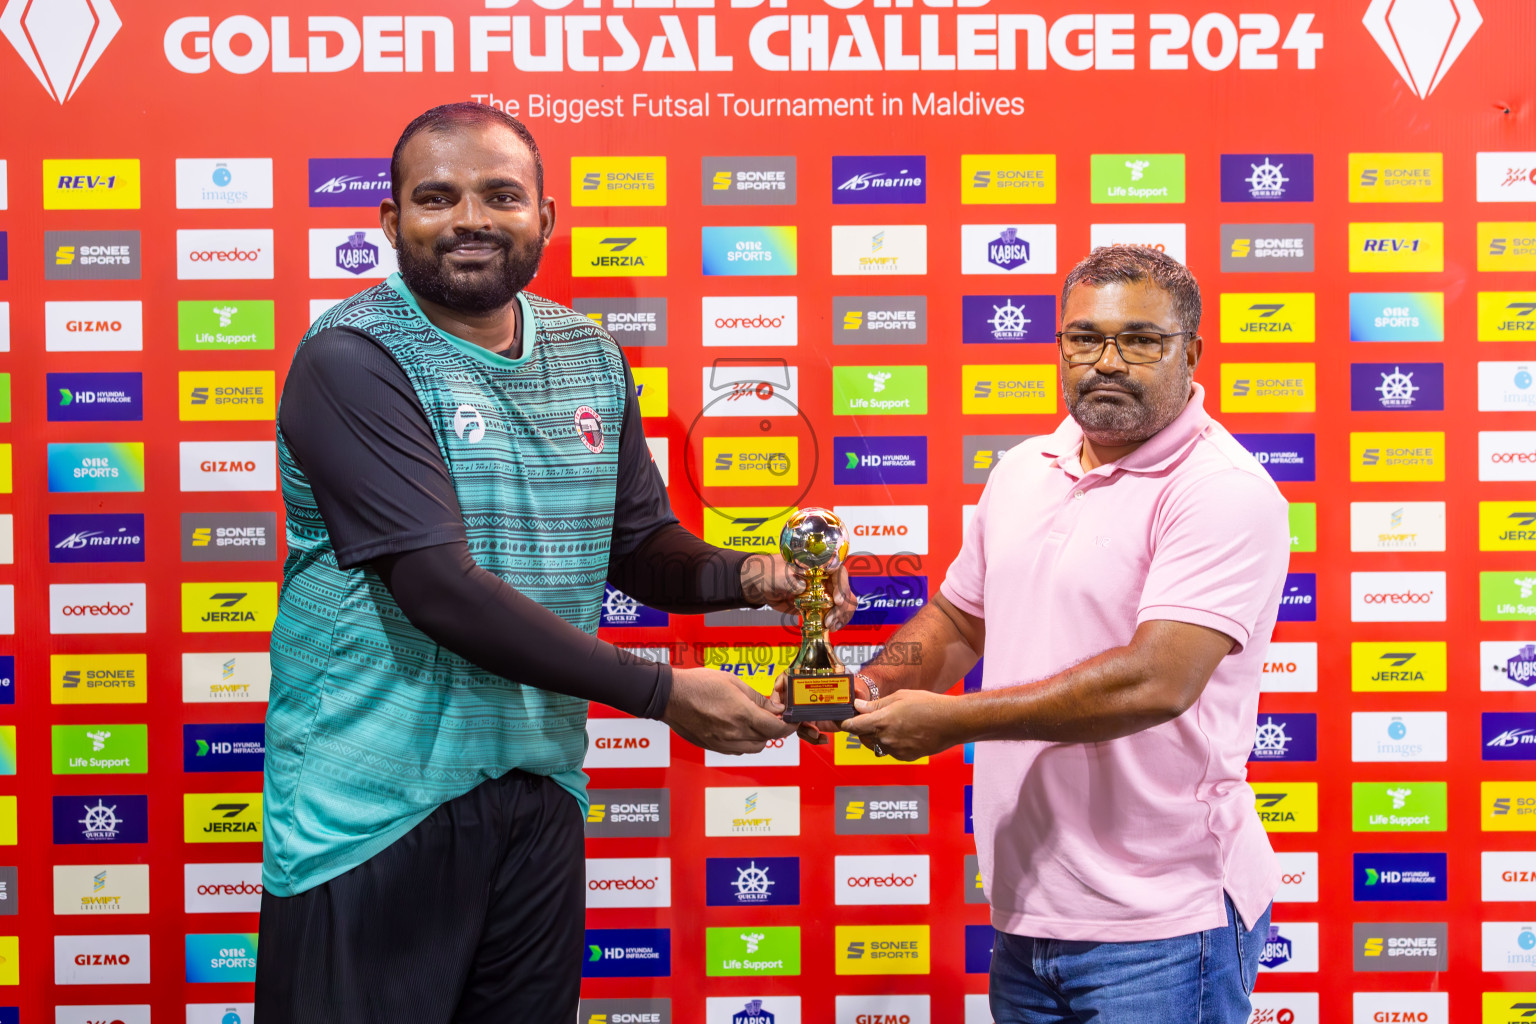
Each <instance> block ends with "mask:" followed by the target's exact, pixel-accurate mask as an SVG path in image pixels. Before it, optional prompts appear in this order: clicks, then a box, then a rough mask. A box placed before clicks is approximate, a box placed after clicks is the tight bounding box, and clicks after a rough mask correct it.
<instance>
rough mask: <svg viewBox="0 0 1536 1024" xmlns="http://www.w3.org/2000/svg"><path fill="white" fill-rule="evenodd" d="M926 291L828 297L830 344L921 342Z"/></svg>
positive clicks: (924, 330)
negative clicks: (903, 293) (829, 303)
mask: <svg viewBox="0 0 1536 1024" xmlns="http://www.w3.org/2000/svg"><path fill="white" fill-rule="evenodd" d="M927 342H928V297H927V296H926V295H837V296H833V298H832V344H834V345H924V344H927Z"/></svg>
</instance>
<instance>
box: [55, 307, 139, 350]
mask: <svg viewBox="0 0 1536 1024" xmlns="http://www.w3.org/2000/svg"><path fill="white" fill-rule="evenodd" d="M43 345H44V349H45V350H46V351H48V352H140V351H143V349H144V304H143V303H142V302H137V301H132V302H100V301H89V302H45V303H43Z"/></svg>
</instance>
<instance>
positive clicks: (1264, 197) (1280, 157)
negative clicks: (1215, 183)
mask: <svg viewBox="0 0 1536 1024" xmlns="http://www.w3.org/2000/svg"><path fill="white" fill-rule="evenodd" d="M1221 201H1222V202H1224V203H1310V202H1311V201H1312V154H1311V153H1223V154H1222V155H1221Z"/></svg>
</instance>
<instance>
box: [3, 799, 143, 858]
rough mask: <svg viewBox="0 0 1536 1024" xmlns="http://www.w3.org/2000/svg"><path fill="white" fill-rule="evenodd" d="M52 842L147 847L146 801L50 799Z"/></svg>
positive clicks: (57, 843)
mask: <svg viewBox="0 0 1536 1024" xmlns="http://www.w3.org/2000/svg"><path fill="white" fill-rule="evenodd" d="M13 835H14V833H13ZM53 841H54V843H55V844H56V845H61V846H62V845H79V844H90V843H146V842H148V841H149V797H147V796H119V795H112V796H95V795H92V796H56V797H54V798H53ZM13 842H14V840H13Z"/></svg>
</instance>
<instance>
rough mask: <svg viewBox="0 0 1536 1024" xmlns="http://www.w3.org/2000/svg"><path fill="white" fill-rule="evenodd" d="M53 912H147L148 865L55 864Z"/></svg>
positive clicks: (100, 914) (94, 914)
mask: <svg viewBox="0 0 1536 1024" xmlns="http://www.w3.org/2000/svg"><path fill="white" fill-rule="evenodd" d="M53 912H54V913H55V914H65V915H82V916H83V915H90V916H92V917H118V916H121V915H125V914H147V913H149V865H148V864H55V865H54V866H53Z"/></svg>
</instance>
